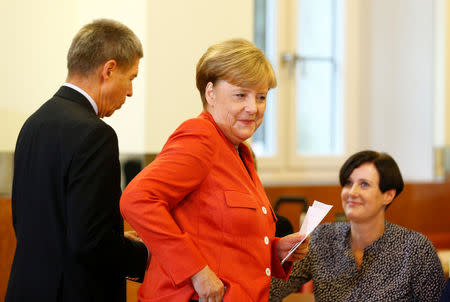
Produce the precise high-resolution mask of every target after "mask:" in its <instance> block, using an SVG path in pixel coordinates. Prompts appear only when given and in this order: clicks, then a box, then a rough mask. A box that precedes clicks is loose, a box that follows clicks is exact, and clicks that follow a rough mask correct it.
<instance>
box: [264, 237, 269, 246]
mask: <svg viewBox="0 0 450 302" xmlns="http://www.w3.org/2000/svg"><path fill="white" fill-rule="evenodd" d="M264 243H265V244H266V245H268V244H269V237H267V236H266V237H264Z"/></svg>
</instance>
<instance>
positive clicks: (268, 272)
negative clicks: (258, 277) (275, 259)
mask: <svg viewBox="0 0 450 302" xmlns="http://www.w3.org/2000/svg"><path fill="white" fill-rule="evenodd" d="M266 275H267V276H268V277H270V268H266Z"/></svg>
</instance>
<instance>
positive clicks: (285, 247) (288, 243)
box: [277, 232, 309, 262]
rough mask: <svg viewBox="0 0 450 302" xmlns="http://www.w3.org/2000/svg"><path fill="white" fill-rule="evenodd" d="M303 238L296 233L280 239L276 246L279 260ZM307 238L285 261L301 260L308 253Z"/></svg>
mask: <svg viewBox="0 0 450 302" xmlns="http://www.w3.org/2000/svg"><path fill="white" fill-rule="evenodd" d="M303 237H304V236H302V235H300V234H299V233H298V232H297V233H294V234H290V235H287V236H284V237H282V238H280V241H278V245H277V252H278V256H279V257H280V259H284V257H286V255H287V254H288V252H289V250H290V249H291V248H292V247H293V246H294V245H295V244H296V243H297V242H299V241H301V240H302V239H303ZM308 244H309V238H306V239H305V241H303V243H302V244H300V246H299V247H298V248H297V249H296V250H295V251H294V252H293V253H292V255H291V256H290V257H289V258H288V259H287V261H291V262H294V261H297V260H300V259H303V258H304V257H305V256H306V254H307V253H308Z"/></svg>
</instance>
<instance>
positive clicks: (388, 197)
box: [383, 189, 396, 205]
mask: <svg viewBox="0 0 450 302" xmlns="http://www.w3.org/2000/svg"><path fill="white" fill-rule="evenodd" d="M395 193H396V191H395V189H390V190H387V191H386V192H384V193H383V195H384V203H385V205H388V204H390V203H391V202H392V200H394V197H395Z"/></svg>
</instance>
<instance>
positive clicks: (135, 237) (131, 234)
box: [123, 231, 144, 242]
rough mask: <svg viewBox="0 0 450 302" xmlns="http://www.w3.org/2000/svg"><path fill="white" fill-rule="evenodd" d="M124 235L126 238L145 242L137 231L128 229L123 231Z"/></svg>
mask: <svg viewBox="0 0 450 302" xmlns="http://www.w3.org/2000/svg"><path fill="white" fill-rule="evenodd" d="M123 236H124V237H125V238H128V239H131V240H135V241H140V242H144V241H142V238H141V237H139V235H138V233H137V232H136V231H126V232H124V233H123Z"/></svg>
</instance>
